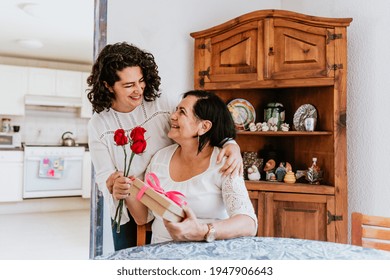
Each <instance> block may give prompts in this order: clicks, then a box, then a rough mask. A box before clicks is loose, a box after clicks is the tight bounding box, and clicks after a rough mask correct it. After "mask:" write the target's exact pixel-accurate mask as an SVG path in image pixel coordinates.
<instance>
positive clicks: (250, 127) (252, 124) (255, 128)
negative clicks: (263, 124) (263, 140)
mask: <svg viewBox="0 0 390 280" xmlns="http://www.w3.org/2000/svg"><path fill="white" fill-rule="evenodd" d="M249 130H250V131H252V132H253V131H257V127H256V125H255V123H253V122H252V123H250V124H249Z"/></svg>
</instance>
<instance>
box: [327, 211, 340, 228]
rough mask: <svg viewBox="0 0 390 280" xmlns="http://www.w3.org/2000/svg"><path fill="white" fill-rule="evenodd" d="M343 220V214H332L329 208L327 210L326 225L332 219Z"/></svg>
mask: <svg viewBox="0 0 390 280" xmlns="http://www.w3.org/2000/svg"><path fill="white" fill-rule="evenodd" d="M342 220H343V216H342V215H341V216H336V215H332V214H331V213H330V212H329V210H328V225H329V224H330V223H331V222H334V221H342Z"/></svg>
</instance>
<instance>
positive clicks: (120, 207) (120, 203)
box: [116, 199, 123, 233]
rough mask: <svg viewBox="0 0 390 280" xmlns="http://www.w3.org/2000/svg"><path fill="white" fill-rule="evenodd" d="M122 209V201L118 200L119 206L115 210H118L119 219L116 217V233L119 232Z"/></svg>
mask: <svg viewBox="0 0 390 280" xmlns="http://www.w3.org/2000/svg"><path fill="white" fill-rule="evenodd" d="M122 208H123V199H121V200H119V205H118V208H117V209H119V217H118V222H117V226H116V233H120V232H121V219H122Z"/></svg>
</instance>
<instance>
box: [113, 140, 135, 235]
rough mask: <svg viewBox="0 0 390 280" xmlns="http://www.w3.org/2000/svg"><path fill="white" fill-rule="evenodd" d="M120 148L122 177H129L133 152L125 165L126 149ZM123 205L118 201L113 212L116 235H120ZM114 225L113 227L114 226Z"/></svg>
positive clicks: (121, 201)
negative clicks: (122, 165)
mask: <svg viewBox="0 0 390 280" xmlns="http://www.w3.org/2000/svg"><path fill="white" fill-rule="evenodd" d="M122 147H123V152H124V153H125V162H124V174H123V175H124V176H125V177H127V176H129V172H130V166H131V162H132V161H133V158H134V155H135V153H134V152H132V153H131V155H130V161H129V165H127V152H126V148H125V146H122ZM123 203H124V200H123V199H120V200H119V204H118V207H117V208H116V211H115V218H114V221H115V223H116V225H117V228H116V233H120V232H121V219H122V210H123ZM117 218H118V220H117ZM115 223H114V225H115ZM114 225H113V226H114Z"/></svg>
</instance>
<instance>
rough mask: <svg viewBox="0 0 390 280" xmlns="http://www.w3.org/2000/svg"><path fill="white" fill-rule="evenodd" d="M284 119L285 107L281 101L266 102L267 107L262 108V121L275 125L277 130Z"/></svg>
mask: <svg viewBox="0 0 390 280" xmlns="http://www.w3.org/2000/svg"><path fill="white" fill-rule="evenodd" d="M284 119H285V109H284V106H283V104H282V103H278V102H273V103H268V104H267V107H265V109H264V121H265V122H267V123H268V125H269V126H270V125H275V126H276V127H277V129H276V130H272V131H277V130H279V129H280V125H281V124H282V123H283V122H284Z"/></svg>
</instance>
